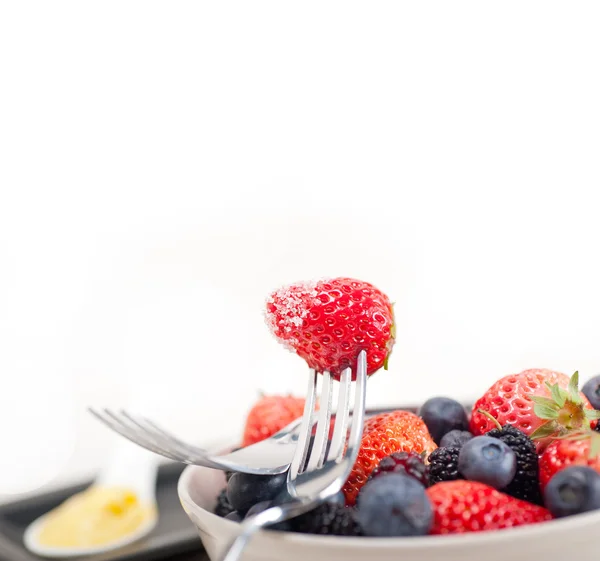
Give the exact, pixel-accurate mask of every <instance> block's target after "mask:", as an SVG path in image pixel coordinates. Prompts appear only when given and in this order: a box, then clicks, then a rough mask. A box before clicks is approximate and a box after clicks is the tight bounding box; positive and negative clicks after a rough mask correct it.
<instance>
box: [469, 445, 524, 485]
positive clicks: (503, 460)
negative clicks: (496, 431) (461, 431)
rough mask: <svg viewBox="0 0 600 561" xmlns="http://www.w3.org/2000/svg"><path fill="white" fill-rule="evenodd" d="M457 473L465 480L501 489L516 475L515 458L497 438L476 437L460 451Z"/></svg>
mask: <svg viewBox="0 0 600 561" xmlns="http://www.w3.org/2000/svg"><path fill="white" fill-rule="evenodd" d="M458 471H459V472H460V474H461V475H462V476H463V477H464V478H465V479H469V480H470V481H479V482H480V483H485V484H486V485H490V486H491V487H495V488H496V489H503V488H504V487H506V486H507V485H508V484H509V483H510V482H511V481H512V480H513V479H514V477H515V474H516V473H517V456H516V454H515V453H514V452H513V450H512V449H511V448H510V447H509V446H508V445H507V444H505V443H504V442H502V441H501V440H499V439H498V438H491V437H490V436H476V437H475V438H473V439H471V440H469V442H467V443H466V444H465V445H463V447H462V448H461V449H460V453H459V455H458Z"/></svg>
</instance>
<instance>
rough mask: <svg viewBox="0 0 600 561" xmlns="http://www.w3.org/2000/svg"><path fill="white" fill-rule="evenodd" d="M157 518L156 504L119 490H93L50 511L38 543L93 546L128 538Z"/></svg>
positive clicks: (107, 488)
mask: <svg viewBox="0 0 600 561" xmlns="http://www.w3.org/2000/svg"><path fill="white" fill-rule="evenodd" d="M156 516H157V512H156V507H155V505H154V504H142V503H140V501H139V499H138V497H137V496H136V494H135V493H133V492H131V491H129V490H128V489H124V488H119V487H98V486H94V487H90V488H89V489H87V490H85V491H83V492H81V493H78V494H77V495H73V496H72V497H71V498H69V499H67V500H66V501H65V502H64V503H63V504H61V505H60V506H58V507H57V508H55V509H54V510H52V511H50V512H49V513H48V514H47V515H46V517H45V519H44V523H43V524H42V527H41V530H40V533H39V536H38V542H39V543H40V545H44V546H47V547H65V548H66V547H92V546H102V545H109V544H110V543H112V542H115V541H117V540H121V539H123V538H126V537H127V536H129V535H130V534H132V533H133V532H135V531H136V530H138V529H139V528H140V527H141V526H143V525H146V524H147V523H149V522H150V521H151V520H154V519H155V518H156Z"/></svg>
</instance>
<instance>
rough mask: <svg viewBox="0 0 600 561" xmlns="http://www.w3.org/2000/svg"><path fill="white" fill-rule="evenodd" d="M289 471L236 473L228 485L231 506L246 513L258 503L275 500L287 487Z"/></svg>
mask: <svg viewBox="0 0 600 561" xmlns="http://www.w3.org/2000/svg"><path fill="white" fill-rule="evenodd" d="M286 479H287V473H278V474H277V475H251V474H249V473H235V474H233V475H232V477H231V479H230V480H229V484H228V485H227V498H228V499H229V503H230V504H231V506H232V507H233V508H234V509H235V510H237V511H238V512H240V513H246V512H248V510H249V509H250V507H252V506H253V505H255V504H256V503H260V502H262V501H270V500H273V499H274V498H275V497H276V496H277V495H279V494H280V493H281V492H282V491H283V490H284V489H285V487H286Z"/></svg>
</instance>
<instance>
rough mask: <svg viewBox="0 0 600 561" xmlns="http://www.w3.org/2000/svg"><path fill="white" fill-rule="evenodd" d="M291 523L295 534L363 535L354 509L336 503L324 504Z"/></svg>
mask: <svg viewBox="0 0 600 561" xmlns="http://www.w3.org/2000/svg"><path fill="white" fill-rule="evenodd" d="M290 523H291V528H292V531H293V532H302V533H305V534H321V535H330V536H360V535H362V532H361V530H360V525H359V524H358V522H357V520H356V517H355V513H354V509H352V508H348V507H345V506H341V505H339V504H334V503H323V504H322V505H320V506H318V507H317V508H315V509H314V510H311V511H310V512H307V513H305V514H301V515H300V516H298V517H296V518H294V519H292V520H291V521H290Z"/></svg>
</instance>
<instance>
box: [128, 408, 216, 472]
mask: <svg viewBox="0 0 600 561" xmlns="http://www.w3.org/2000/svg"><path fill="white" fill-rule="evenodd" d="M120 414H121V415H122V416H123V417H125V419H127V421H128V422H129V423H131V424H133V425H135V427H137V429H135V428H134V430H135V431H136V432H135V434H137V435H139V434H140V432H139V431H142V434H143V435H144V437H145V440H146V441H147V442H150V443H151V444H152V446H154V448H155V450H156V451H157V452H158V453H159V454H162V455H163V456H166V457H167V458H171V459H173V460H176V461H179V462H184V463H195V462H196V461H197V460H198V456H200V457H202V456H204V455H205V452H204V451H203V450H196V449H194V447H192V446H188V445H186V444H185V443H183V442H182V441H180V440H178V441H177V443H174V442H170V437H168V436H164V435H163V434H161V432H158V433H157V432H155V430H154V429H153V428H149V427H148V426H146V425H145V424H144V423H145V422H147V420H146V419H143V418H142V419H136V418H135V417H134V416H133V415H130V414H129V413H127V412H126V411H120ZM151 424H152V423H151ZM164 432H166V431H164ZM167 434H168V433H167ZM178 443H179V444H178Z"/></svg>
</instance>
